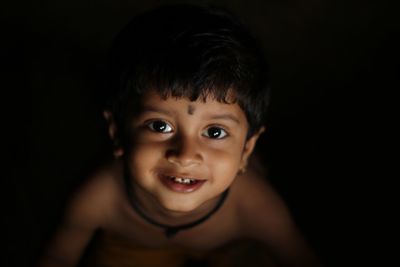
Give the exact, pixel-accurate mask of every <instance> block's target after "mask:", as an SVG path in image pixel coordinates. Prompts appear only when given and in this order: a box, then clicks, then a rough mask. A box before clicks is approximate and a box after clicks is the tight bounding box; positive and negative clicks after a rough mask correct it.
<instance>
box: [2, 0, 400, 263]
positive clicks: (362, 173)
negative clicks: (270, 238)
mask: <svg viewBox="0 0 400 267" xmlns="http://www.w3.org/2000/svg"><path fill="white" fill-rule="evenodd" d="M179 2H182V1H155V0H152V1H127V0H124V1H123V0H118V1H116V0H114V1H111V0H109V1H78V0H69V1H66V0H53V1H50V0H49V1H34V3H33V2H32V3H31V2H30V1H3V2H2V3H1V6H0V15H1V17H0V18H1V28H0V29H1V37H0V38H1V45H0V49H1V51H0V56H1V64H0V66H1V83H0V86H1V93H0V95H1V107H2V118H3V120H2V127H1V129H2V133H3V134H5V137H4V138H3V142H4V144H3V147H4V148H5V149H4V150H3V153H4V157H5V158H7V159H8V160H7V161H5V162H4V163H5V166H4V168H3V171H2V172H3V174H2V178H1V181H2V184H1V185H2V188H1V190H2V195H3V197H4V200H3V201H2V204H3V205H4V208H3V209H2V210H3V212H2V216H3V219H2V222H3V223H5V226H4V227H3V231H4V232H5V234H6V239H5V242H4V243H5V244H6V246H7V248H6V249H5V250H3V253H5V256H4V257H2V260H3V261H4V264H2V266H28V265H29V264H31V263H32V262H33V261H34V259H35V258H36V257H37V255H38V253H39V251H40V249H41V248H42V246H43V244H44V242H45V241H46V239H47V238H48V237H49V235H50V234H51V232H52V231H53V229H54V227H55V225H56V222H57V220H58V218H59V216H60V214H61V212H62V207H63V204H64V202H65V200H66V198H67V196H68V195H69V193H70V192H71V191H73V189H74V188H75V186H76V185H77V184H78V183H79V182H80V181H81V180H82V179H83V177H84V173H85V172H86V171H87V169H88V168H89V167H90V166H92V165H93V163H94V162H95V161H96V159H97V158H98V155H99V154H101V153H102V152H103V151H104V149H103V147H104V144H105V143H107V141H106V140H107V137H106V135H105V131H104V124H103V121H102V118H101V107H100V106H99V105H98V103H97V99H96V91H97V90H98V88H100V85H99V84H98V83H99V82H98V81H99V79H98V78H99V76H101V71H100V70H101V68H102V64H103V62H104V54H105V52H106V49H107V47H108V45H109V44H110V42H111V40H112V38H113V37H114V36H115V34H116V33H117V32H118V31H119V30H120V29H121V28H122V26H123V25H124V24H125V23H126V22H127V21H128V20H129V18H130V17H132V16H133V15H135V14H137V13H139V12H141V11H144V10H147V9H149V8H152V7H154V6H158V5H160V4H165V3H179ZM188 2H190V3H213V4H216V5H220V6H224V7H227V8H229V9H230V10H231V11H232V12H234V13H235V14H237V15H238V16H239V17H240V18H242V20H243V21H244V22H245V23H247V24H248V25H249V27H250V28H251V29H252V30H253V32H254V33H255V35H256V36H257V37H258V38H259V39H260V40H261V42H262V44H263V45H264V47H265V51H266V54H267V56H268V60H269V62H270V67H271V79H272V88H273V94H272V104H271V109H270V115H269V122H268V129H267V132H266V134H265V136H264V138H263V139H262V140H261V143H260V146H259V149H260V150H262V151H263V152H264V153H265V154H266V164H268V166H270V169H271V180H272V182H273V184H274V185H275V186H276V188H277V190H278V191H279V192H280V193H281V194H282V195H283V197H284V198H285V199H286V201H287V203H288V205H289V207H290V208H291V210H292V212H293V215H294V218H295V219H296V221H297V222H298V224H299V226H300V227H301V229H302V230H303V232H304V233H305V234H306V236H307V238H308V239H309V240H310V242H311V244H312V245H313V246H314V247H315V249H316V251H317V252H318V254H319V255H320V257H321V258H322V259H323V261H324V262H325V263H326V265H327V266H362V265H363V264H364V263H367V262H371V261H373V260H374V261H375V260H376V261H377V264H378V265H377V266H384V264H383V262H385V261H387V260H388V259H389V256H390V250H389V249H386V245H387V242H388V241H386V240H380V241H378V238H379V236H382V235H384V236H385V237H388V236H389V237H390V235H391V234H390V233H386V235H385V234H383V231H384V230H385V229H382V228H388V226H387V225H386V223H385V222H386V221H388V218H387V217H386V214H387V213H395V210H394V211H393V210H392V211H390V210H389V205H387V204H388V203H392V202H393V201H392V200H389V199H387V200H386V197H388V196H389V197H390V196H391V195H390V194H389V193H388V192H386V190H387V189H388V188H389V187H390V186H388V185H387V184H386V182H385V181H386V180H385V177H387V176H390V175H391V174H386V173H385V170H386V169H387V165H393V164H391V163H390V162H392V161H393V159H392V160H391V161H390V160H389V159H388V160H386V158H385V155H386V154H388V153H391V152H394V151H395V150H394V149H393V151H391V150H392V149H390V148H389V149H388V147H391V146H394V144H393V143H392V142H391V141H388V139H389V135H390V130H389V127H387V126H388V125H393V124H394V125H395V124H396V123H397V122H396V118H393V119H392V118H391V117H395V116H393V112H394V107H395V106H396V104H395V103H396V99H395V98H394V97H391V94H390V93H391V92H395V91H397V89H398V82H397V77H396V76H398V74H397V72H398V61H397V57H396V56H395V55H396V54H397V50H398V44H397V43H396V37H397V35H399V31H398V26H399V23H398V22H399V19H398V15H397V11H398V10H399V9H398V5H397V6H395V5H394V4H393V3H390V2H388V1H378V0H375V1H354V0H353V1H344V0H339V1H334V0H325V1H317V0H304V1H293V0H292V1H291V0H287V1H278V0H269V1H261V0H259V1H239V0H237V1H228V0H225V1H222V0H220V1H186V3H188ZM396 67H397V68H396ZM393 100H394V101H393ZM395 161H396V160H394V162H395ZM382 185H384V186H382ZM382 190H385V191H382ZM382 199H385V200H384V201H382ZM390 201H392V202H390ZM387 211H388V212H387ZM382 221H383V222H384V225H385V226H382V225H381V224H380V222H382ZM378 225H379V226H378ZM382 248H383V251H381V249H382ZM377 256H379V257H377Z"/></svg>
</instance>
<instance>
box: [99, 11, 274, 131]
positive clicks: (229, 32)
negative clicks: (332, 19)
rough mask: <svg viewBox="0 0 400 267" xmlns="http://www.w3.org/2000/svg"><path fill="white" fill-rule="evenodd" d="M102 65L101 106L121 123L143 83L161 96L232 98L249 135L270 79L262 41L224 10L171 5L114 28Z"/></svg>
mask: <svg viewBox="0 0 400 267" xmlns="http://www.w3.org/2000/svg"><path fill="white" fill-rule="evenodd" d="M108 70H109V74H110V75H109V83H108V87H109V89H110V93H111V95H110V96H109V97H108V103H107V108H108V109H109V110H111V111H112V112H113V114H114V117H115V119H116V121H117V124H120V125H122V126H123V125H124V123H126V120H127V119H128V118H127V117H128V114H130V112H131V111H132V109H133V108H135V107H137V105H138V103H139V102H138V101H140V98H141V96H142V95H143V94H144V93H145V92H146V90H149V89H154V90H156V91H157V92H158V93H159V94H160V96H161V97H163V98H167V97H176V98H180V97H185V98H188V99H190V100H191V101H195V100H198V99H202V100H204V101H205V100H206V98H207V97H213V98H214V99H216V100H217V101H220V102H225V103H235V102H237V103H238V104H239V105H240V107H241V108H242V109H243V111H244V112H245V114H246V117H247V120H248V122H249V125H250V127H249V131H248V137H250V136H252V135H253V134H254V133H255V132H257V131H258V130H259V129H260V128H261V127H262V125H263V124H264V119H265V114H266V108H267V106H268V102H269V81H268V73H267V71H268V68H267V64H266V61H265V57H264V54H263V51H262V48H261V47H260V46H259V44H258V42H257V41H256V40H255V38H254V37H253V36H252V35H251V34H250V32H249V31H248V29H247V28H246V27H245V26H244V25H243V24H242V23H241V22H239V21H238V20H237V18H235V17H234V16H232V15H231V14H230V13H229V12H227V11H225V10H222V9H219V8H209V7H207V8H206V7H199V6H192V5H174V6H164V7H159V8H157V9H154V10H151V11H147V12H145V13H143V14H141V15H139V16H136V17H135V18H133V19H132V20H131V21H130V22H129V23H128V25H127V26H126V27H125V28H124V29H123V30H122V31H121V32H120V33H119V35H117V37H116V39H115V42H114V44H113V45H112V47H111V50H110V55H109V64H108ZM232 96H233V97H232Z"/></svg>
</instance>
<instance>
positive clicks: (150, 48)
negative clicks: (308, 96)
mask: <svg viewBox="0 0 400 267" xmlns="http://www.w3.org/2000/svg"><path fill="white" fill-rule="evenodd" d="M109 67H110V68H109V69H110V78H109V81H110V84H109V88H111V89H112V90H110V95H109V96H108V99H109V102H108V105H107V108H106V110H105V111H104V117H105V119H106V121H107V123H108V132H109V135H110V138H111V140H112V141H113V144H114V156H115V160H114V161H113V162H111V163H110V164H108V165H107V166H105V167H103V168H101V169H100V170H99V171H97V172H96V173H95V174H93V175H92V176H91V177H90V179H88V181H87V182H86V183H85V184H84V185H83V186H82V187H81V188H80V189H79V190H78V191H77V192H76V194H75V195H74V197H73V198H72V199H71V201H70V203H69V205H68V209H67V210H66V213H65V219H64V221H63V224H62V225H61V226H60V227H59V229H58V231H57V233H56V235H55V237H54V239H53V240H52V242H51V243H50V245H49V248H48V250H47V251H46V253H45V255H44V257H43V259H42V261H41V263H40V266H42V267H45V266H77V265H78V263H79V261H80V259H81V258H82V256H83V255H84V251H85V250H86V251H87V247H88V244H89V243H90V240H95V242H92V243H96V244H100V245H97V246H96V245H92V246H90V247H91V251H92V252H91V253H89V254H91V255H97V256H96V257H93V256H92V257H91V260H87V259H88V258H90V257H86V260H85V261H86V263H87V264H89V263H90V262H92V264H93V261H94V262H95V263H94V264H98V265H100V266H152V265H156V264H159V266H172V265H174V266H182V264H184V263H186V264H187V265H189V266H191V265H190V262H189V261H188V260H189V259H191V258H190V257H189V256H190V255H191V257H192V259H194V258H197V261H196V262H195V264H197V265H196V266H199V262H201V260H199V259H202V258H203V263H204V264H205V263H207V262H206V261H207V259H210V260H209V261H208V264H209V266H216V265H218V264H220V265H218V266H221V265H224V266H232V264H233V262H232V261H229V259H227V258H225V259H224V260H221V258H219V260H218V259H217V258H218V257H214V256H212V255H213V254H212V253H210V254H208V255H207V256H205V257H200V256H199V255H200V254H202V253H203V252H204V253H205V252H207V251H217V250H218V248H221V247H224V246H225V247H226V245H227V244H232V243H233V241H236V240H247V239H251V240H254V241H256V242H260V243H261V244H263V248H265V251H264V252H263V253H262V254H263V255H265V256H267V255H268V256H270V258H271V259H272V261H270V262H269V263H270V264H271V265H270V266H277V264H279V266H317V263H316V260H315V257H314V256H313V254H312V252H311V251H310V249H309V248H308V246H307V244H306V243H305V241H304V239H303V238H302V236H301V235H300V233H299V232H298V230H297V229H296V227H295V225H294V223H293V221H292V219H291V218H290V215H289V213H288V210H287V208H286V206H285V205H284V203H283V202H282V200H281V199H280V197H279V196H278V195H277V194H276V193H275V192H274V190H273V189H272V188H271V186H270V185H269V184H268V183H267V182H266V181H265V180H264V179H265V178H264V176H265V173H264V171H263V169H262V167H261V165H260V164H259V163H258V162H257V159H256V158H255V157H251V154H252V152H253V149H254V147H255V145H256V142H257V139H258V138H259V136H260V135H261V134H262V132H263V131H264V126H263V119H264V114H265V108H266V106H267V104H268V95H269V90H268V81H267V78H266V71H267V68H266V64H265V62H264V59H263V56H262V53H261V49H260V48H259V47H258V46H257V45H256V42H255V41H254V39H253V38H252V37H251V35H250V34H249V33H248V31H247V30H246V29H245V28H244V27H243V25H241V24H240V23H238V22H237V21H236V20H235V19H234V18H232V16H230V15H228V14H227V13H225V12H222V11H219V10H215V9H205V8H200V7H194V6H171V7H163V8H158V9H156V10H153V11H150V12H147V13H145V14H143V15H141V16H138V17H136V18H135V19H134V20H132V21H131V22H130V23H129V24H128V26H127V27H126V28H125V29H124V30H123V31H122V32H121V33H120V35H119V36H118V37H117V39H116V41H115V44H114V46H113V47H112V49H111V56H110V64H109ZM249 159H251V160H249ZM123 247H130V250H129V249H128V250H126V248H123ZM145 248H147V249H149V250H154V251H156V250H158V251H159V252H160V251H171V252H170V253H169V254H168V255H170V256H171V255H172V256H171V257H169V258H168V255H167V254H162V253H161V254H160V253H159V254H150V255H151V256H150V257H147V259H145V260H144V262H141V263H136V265H135V264H134V262H135V261H136V262H138V260H139V257H140V255H143V254H146V253H147V250H145ZM174 249H175V250H174ZM124 251H125V252H124ZM135 251H139V253H136V254H135V253H134V252H135ZM172 251H174V252H172ZM177 251H178V252H179V253H178V254H176V252H177ZM231 251H232V250H231ZM174 253H175V254H174ZM196 253H197V254H196ZM199 253H200V254H199ZM226 253H228V252H226ZM86 254H88V253H86ZM146 255H148V254H146ZM166 255H167V256H166ZM182 255H183V256H182ZM226 255H230V256H229V257H231V256H232V257H234V254H229V253H228V254H226ZM129 257H130V258H129ZM93 258H94V260H93ZM96 258H97V259H96ZM125 258H127V259H125ZM185 259H186V260H185ZM212 259H214V260H212ZM157 260H161V261H162V262H159V263H156V262H155V261H157ZM248 260H249V261H250V259H248ZM267 261H268V259H267V258H266V259H264V260H263V263H262V264H266V262H267ZM88 262H89V263H88ZM96 262H97V263H96ZM100 262H101V263H100ZM169 264H171V265H169ZM212 264H214V265H212ZM260 264H261V263H260ZM98 265H97V266H98ZM95 266H96V265H95ZM192 266H194V265H192Z"/></svg>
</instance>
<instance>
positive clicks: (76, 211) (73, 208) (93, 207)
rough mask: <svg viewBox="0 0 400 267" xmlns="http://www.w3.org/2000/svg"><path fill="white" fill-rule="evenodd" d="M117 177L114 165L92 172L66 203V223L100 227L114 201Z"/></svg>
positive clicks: (116, 169)
mask: <svg viewBox="0 0 400 267" xmlns="http://www.w3.org/2000/svg"><path fill="white" fill-rule="evenodd" d="M117 175H118V168H117V167H116V166H115V164H107V165H106V166H103V167H101V168H99V169H98V170H96V171H95V172H93V173H92V174H91V175H90V176H89V177H88V178H87V179H86V181H85V182H84V183H83V184H82V185H81V186H80V187H78V188H77V189H76V191H75V192H74V193H73V195H72V196H71V198H70V200H69V202H68V203H67V209H66V213H65V220H66V223H68V221H69V222H71V223H74V224H75V223H77V222H79V223H82V224H83V223H84V224H88V226H89V224H90V226H91V227H100V226H101V223H102V221H103V220H104V218H105V217H106V216H107V213H108V212H111V210H112V207H113V204H114V203H115V201H116V195H117V192H116V191H117V190H118V185H117V179H116V178H115V177H116V176H117Z"/></svg>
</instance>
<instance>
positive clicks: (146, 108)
mask: <svg viewBox="0 0 400 267" xmlns="http://www.w3.org/2000/svg"><path fill="white" fill-rule="evenodd" d="M141 112H156V113H161V114H165V115H171V114H172V112H171V111H169V110H166V109H162V108H158V107H150V106H144V107H142V108H141Z"/></svg>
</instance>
